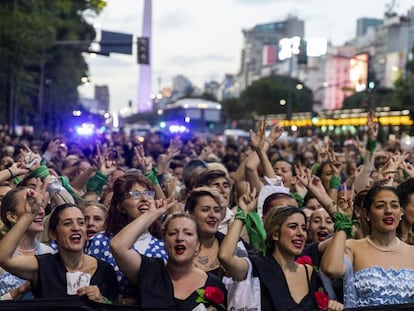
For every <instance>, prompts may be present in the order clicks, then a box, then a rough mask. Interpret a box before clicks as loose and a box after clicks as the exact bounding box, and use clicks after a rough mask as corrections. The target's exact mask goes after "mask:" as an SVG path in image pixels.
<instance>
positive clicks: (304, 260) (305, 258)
mask: <svg viewBox="0 0 414 311" xmlns="http://www.w3.org/2000/svg"><path fill="white" fill-rule="evenodd" d="M296 263H298V264H302V265H303V264H305V265H310V266H312V258H310V257H309V256H300V257H298V258H297V259H296Z"/></svg>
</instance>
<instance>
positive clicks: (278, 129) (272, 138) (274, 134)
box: [267, 122, 284, 145]
mask: <svg viewBox="0 0 414 311" xmlns="http://www.w3.org/2000/svg"><path fill="white" fill-rule="evenodd" d="M283 132H284V129H283V127H282V126H280V125H279V123H277V122H276V124H275V125H274V126H273V127H272V129H271V130H270V134H269V137H268V138H267V139H268V141H269V143H270V144H271V145H274V144H275V143H276V141H277V140H278V139H279V137H280V136H282V134H283Z"/></svg>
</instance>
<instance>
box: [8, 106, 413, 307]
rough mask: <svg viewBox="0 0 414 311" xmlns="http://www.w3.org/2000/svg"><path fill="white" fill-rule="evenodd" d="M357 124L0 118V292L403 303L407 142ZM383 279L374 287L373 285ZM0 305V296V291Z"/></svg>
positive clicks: (101, 298) (138, 302) (137, 299)
mask: <svg viewBox="0 0 414 311" xmlns="http://www.w3.org/2000/svg"><path fill="white" fill-rule="evenodd" d="M366 129H367V130H366V132H365V133H364V134H363V136H361V137H357V136H356V137H354V138H350V139H348V140H346V143H341V141H340V140H339V139H336V138H334V137H327V136H326V137H320V136H318V135H312V133H311V132H310V133H309V135H308V136H307V137H303V138H300V139H299V138H298V137H294V136H293V137H290V138H289V139H286V138H285V135H284V134H285V130H284V129H283V128H282V127H280V126H279V125H278V124H274V125H272V126H271V127H269V126H267V124H266V122H265V121H264V120H260V121H258V123H257V126H256V128H255V129H254V130H250V138H246V137H239V138H233V137H227V139H226V140H225V143H224V142H223V141H222V140H219V139H218V138H215V137H210V136H201V135H194V136H192V137H179V136H176V137H166V135H165V134H164V133H162V132H154V133H152V132H151V133H149V134H148V135H147V136H146V137H145V139H144V140H143V141H141V140H138V139H136V138H135V137H127V136H126V135H125V133H124V132H123V131H119V132H113V133H112V134H111V135H110V136H109V137H101V138H89V139H85V138H84V139H82V140H71V139H68V138H66V137H65V136H63V135H58V136H52V135H49V134H47V135H46V134H45V135H43V136H42V137H41V138H40V139H32V138H31V137H26V136H25V137H23V136H20V137H14V136H10V135H9V134H7V133H6V132H5V131H0V200H1V207H0V208H1V223H0V249H1V252H0V296H1V300H17V299H23V300H29V299H35V298H62V297H67V298H71V297H72V298H73V299H79V297H86V298H87V299H89V300H91V301H93V302H98V303H102V304H116V305H133V306H136V307H137V308H138V309H142V310H167V309H170V310H281V311H282V310H283V311H284V310H343V309H344V308H353V307H366V306H377V305H378V306H381V305H394V304H409V303H414V291H413V290H412V287H413V286H414V261H413V260H412V258H414V247H413V246H412V245H413V244H414V234H413V231H412V228H413V224H414V167H413V163H414V162H413V161H414V148H413V147H412V146H411V147H410V146H408V148H407V146H406V145H404V149H403V147H402V146H403V144H401V142H400V140H399V138H398V137H392V138H390V139H388V140H387V141H386V142H384V143H383V144H381V143H380V142H379V141H378V123H377V122H376V119H375V116H374V115H373V114H372V113H368V123H367V125H366ZM384 293H386V295H385V294H384ZM0 308H1V302H0Z"/></svg>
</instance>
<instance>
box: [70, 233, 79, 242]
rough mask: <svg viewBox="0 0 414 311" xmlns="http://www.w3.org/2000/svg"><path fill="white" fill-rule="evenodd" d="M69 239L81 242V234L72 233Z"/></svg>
mask: <svg viewBox="0 0 414 311" xmlns="http://www.w3.org/2000/svg"><path fill="white" fill-rule="evenodd" d="M69 239H70V240H71V241H72V242H76V243H79V242H80V241H81V235H80V234H72V235H71V236H70V237H69Z"/></svg>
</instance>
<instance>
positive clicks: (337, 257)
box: [321, 231, 346, 278]
mask: <svg viewBox="0 0 414 311" xmlns="http://www.w3.org/2000/svg"><path fill="white" fill-rule="evenodd" d="M345 243H346V233H345V232H344V231H338V232H336V233H335V235H334V237H333V238H332V240H331V241H330V242H329V245H328V247H327V248H326V250H325V252H324V254H323V256H322V260H321V269H322V271H323V272H324V273H325V274H326V275H327V276H328V277H330V278H340V277H342V276H343V275H344V274H345V265H344V256H345Z"/></svg>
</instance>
